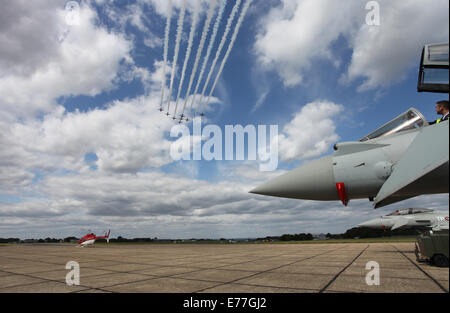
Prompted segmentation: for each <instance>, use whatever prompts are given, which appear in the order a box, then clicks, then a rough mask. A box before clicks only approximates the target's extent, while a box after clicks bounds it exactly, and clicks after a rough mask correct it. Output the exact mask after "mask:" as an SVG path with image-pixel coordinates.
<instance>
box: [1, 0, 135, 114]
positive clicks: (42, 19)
mask: <svg viewBox="0 0 450 313" xmlns="http://www.w3.org/2000/svg"><path fill="white" fill-rule="evenodd" d="M13 3H14V4H13V8H15V9H14V10H12V11H11V12H9V10H8V11H6V12H5V11H4V10H3V9H2V15H8V16H7V23H8V24H4V23H2V24H1V25H0V40H1V42H0V47H1V48H0V49H1V53H0V64H1V65H2V73H1V75H0V94H1V95H2V97H1V99H0V109H1V110H2V111H4V112H5V113H6V114H7V115H9V117H10V118H13V117H14V116H15V115H18V116H25V117H29V116H32V115H33V114H35V113H36V112H42V111H44V112H46V111H49V110H51V109H52V107H54V106H55V104H56V103H55V100H56V99H57V98H58V97H61V96H70V95H91V96H94V95H97V94H99V93H101V92H103V91H104V90H108V89H111V88H113V87H114V86H115V84H114V83H115V81H116V80H117V79H119V72H120V71H121V70H123V68H122V67H121V66H122V64H126V63H130V62H132V61H131V58H130V55H129V54H130V51H131V49H132V44H131V42H129V41H127V40H126V39H125V38H124V36H123V35H120V34H116V33H110V32H108V31H107V30H105V29H104V28H101V27H99V26H97V25H96V18H97V14H96V12H95V11H94V10H93V9H91V8H90V7H89V6H87V5H82V6H81V9H80V19H79V25H73V26H69V25H67V23H66V19H65V17H66V12H65V11H64V3H62V2H61V1H49V2H45V4H43V3H42V2H39V3H38V2H35V1H32V2H29V1H17V2H16V1H13ZM5 7H8V6H7V5H5ZM1 20H2V22H3V16H2V18H1ZM8 21H9V22H10V24H9V22H8ZM4 66H5V67H4Z"/></svg>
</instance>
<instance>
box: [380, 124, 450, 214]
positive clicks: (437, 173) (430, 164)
mask: <svg viewBox="0 0 450 313" xmlns="http://www.w3.org/2000/svg"><path fill="white" fill-rule="evenodd" d="M448 125H449V122H448V121H445V122H441V123H439V124H437V125H432V126H428V127H425V128H424V129H423V130H422V131H421V133H420V134H419V135H417V137H416V138H415V139H414V141H413V142H412V143H411V145H410V146H409V148H408V150H406V152H405V154H404V155H403V157H402V158H401V159H400V160H399V161H398V162H397V164H396V165H395V166H394V170H393V172H392V174H391V176H390V177H389V178H388V179H387V180H386V182H385V183H384V184H383V186H382V187H381V189H380V190H379V192H378V194H377V196H376V198H375V199H374V203H375V208H379V207H382V206H385V205H388V204H391V203H395V202H398V201H401V200H405V199H408V198H412V197H415V196H418V195H422V194H429V193H447V192H448V191H449V184H448V172H449V168H448V164H449V163H448V161H449V126H448Z"/></svg>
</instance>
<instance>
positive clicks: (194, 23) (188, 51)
mask: <svg viewBox="0 0 450 313" xmlns="http://www.w3.org/2000/svg"><path fill="white" fill-rule="evenodd" d="M200 1H201V0H197V5H196V6H195V11H194V17H193V19H192V25H191V31H190V33H189V40H188V46H187V49H186V56H185V57H184V64H183V70H182V71H181V78H180V84H179V86H178V94H177V101H176V103H175V111H174V112H173V117H174V118H175V115H176V114H177V109H178V100H180V94H181V89H182V88H183V82H184V76H185V75H186V68H187V64H188V62H189V58H190V56H191V51H192V44H193V42H194V35H195V29H196V28H197V23H198V16H199V13H200Z"/></svg>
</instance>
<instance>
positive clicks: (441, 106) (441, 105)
mask: <svg viewBox="0 0 450 313" xmlns="http://www.w3.org/2000/svg"><path fill="white" fill-rule="evenodd" d="M448 111H449V105H448V100H441V101H438V102H436V113H437V114H441V115H445V114H447V113H448Z"/></svg>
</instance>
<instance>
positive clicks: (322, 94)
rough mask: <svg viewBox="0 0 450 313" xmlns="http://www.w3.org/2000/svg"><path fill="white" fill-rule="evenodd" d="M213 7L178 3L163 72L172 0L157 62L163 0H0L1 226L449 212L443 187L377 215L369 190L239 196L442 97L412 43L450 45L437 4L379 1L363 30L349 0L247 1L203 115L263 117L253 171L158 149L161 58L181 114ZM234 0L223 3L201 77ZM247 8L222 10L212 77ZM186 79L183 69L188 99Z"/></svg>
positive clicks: (216, 230)
mask: <svg viewBox="0 0 450 313" xmlns="http://www.w3.org/2000/svg"><path fill="white" fill-rule="evenodd" d="M223 1H225V0H218V2H217V5H216V7H215V8H214V10H213V11H209V5H210V4H211V3H215V2H214V1H209V0H201V1H200V4H199V9H198V10H197V9H196V8H197V5H198V1H197V0H187V6H186V11H185V18H184V23H183V31H182V33H181V36H180V41H179V56H178V62H177V67H173V59H174V54H175V51H174V50H175V46H176V33H177V26H178V25H177V21H178V20H179V17H180V14H181V12H182V11H183V10H182V7H183V1H182V0H174V1H173V10H172V14H171V24H170V32H169V37H168V43H169V45H168V50H167V53H168V54H167V63H166V66H164V64H165V63H164V56H165V53H164V46H165V28H166V23H167V17H168V15H169V12H168V5H167V3H168V1H167V0H134V1H133V0H131V1H113V0H95V1H94V0H82V1H81V0H80V1H78V3H79V10H76V11H75V13H74V11H71V12H69V11H67V10H66V6H67V1H65V0H34V1H28V0H3V1H2V10H0V95H1V96H0V237H20V238H32V237H48V236H49V237H65V236H71V235H74V236H81V235H83V233H84V232H86V231H87V230H89V229H91V230H93V231H95V232H101V231H102V230H106V229H108V228H111V234H112V236H113V237H116V236H119V235H121V236H125V237H140V236H145V237H155V236H156V237H159V238H192V237H197V238H200V237H203V238H220V237H227V238H232V237H234V238H239V237H257V236H267V235H281V234H284V233H300V232H312V233H320V232H331V233H339V232H344V231H345V230H346V229H348V228H351V227H353V226H355V225H356V224H358V223H360V222H362V221H364V220H367V219H370V218H373V217H375V216H379V215H383V214H386V213H388V212H390V211H393V210H395V209H397V208H399V207H406V206H415V207H429V208H433V209H440V210H448V205H449V198H448V195H432V196H422V197H417V198H414V199H411V200H408V201H405V202H403V203H400V204H394V205H391V206H388V207H385V208H382V209H379V210H374V209H373V208H372V205H371V203H370V202H369V201H367V200H359V201H351V202H350V204H349V206H348V207H343V206H342V204H341V203H339V202H317V201H299V200H288V199H279V198H271V197H263V196H257V195H253V194H249V193H248V191H249V190H251V189H252V188H253V187H255V186H257V185H258V184H260V183H262V182H264V181H266V180H268V179H270V178H272V177H276V176H278V175H280V174H281V173H283V172H285V171H287V170H290V169H293V168H295V167H297V166H299V165H301V164H303V163H305V162H308V161H309V160H311V159H314V158H317V157H319V156H321V155H325V154H328V153H330V152H331V151H332V145H333V144H334V143H336V142H338V141H351V140H358V139H359V138H361V137H363V136H364V135H366V134H367V133H369V132H371V131H372V130H374V129H375V128H376V127H378V126H380V125H382V124H384V123H385V122H387V121H388V120H390V119H391V118H393V117H394V116H396V115H398V114H400V113H402V112H404V111H406V110H407V109H408V108H409V107H416V108H417V109H419V110H420V111H421V112H422V113H423V114H424V115H425V116H426V117H427V119H428V120H434V119H436V114H435V112H434V103H435V102H436V100H439V99H442V98H443V97H444V98H446V99H448V95H444V96H443V95H436V94H426V93H425V94H418V93H417V92H416V83H417V69H418V63H419V58H420V53H421V48H422V46H423V45H424V44H426V43H436V42H447V41H448V37H449V15H448V10H449V3H448V1H447V0H430V1H422V0H401V1H400V0H395V1H393V0H379V1H377V3H378V4H379V8H380V23H379V25H367V23H366V16H367V14H369V13H370V12H371V11H370V10H368V9H366V4H367V2H368V1H364V0H346V1H336V0H320V1H317V0H278V1H266V0H253V1H252V2H251V4H250V7H249V8H248V11H247V12H246V15H245V16H243V19H242V20H241V21H242V23H241V26H240V28H239V32H238V33H236V37H235V41H234V44H233V47H232V49H230V50H229V52H228V58H227V60H226V63H225V64H224V67H223V72H222V75H221V76H220V77H219V79H218V80H217V85H216V88H215V89H214V92H213V94H212V101H211V102H210V103H209V105H205V106H204V111H205V116H204V118H203V123H204V125H206V124H211V125H212V124H214V125H218V126H219V127H221V128H224V126H225V125H238V124H239V125H243V126H245V125H278V129H279V137H278V139H279V160H280V162H279V164H278V169H277V170H276V171H274V172H261V171H260V170H259V167H258V162H257V161H252V160H244V161H225V160H224V161H206V160H201V161H174V160H173V158H171V156H170V147H171V145H172V144H173V142H174V141H175V140H176V138H171V137H170V130H171V128H172V127H173V126H174V125H175V124H176V123H175V122H174V121H173V120H172V119H171V118H170V117H167V116H165V115H164V114H162V113H161V112H159V110H158V108H159V107H160V104H161V102H160V101H161V90H162V88H161V86H162V83H163V77H164V75H163V73H164V72H165V73H166V76H165V77H166V78H165V86H166V88H165V93H166V95H167V94H168V93H169V87H170V81H171V72H172V69H173V68H174V69H175V74H176V75H175V76H174V84H173V85H174V88H173V92H172V99H173V100H175V99H176V97H177V93H178V89H179V86H180V85H179V82H180V81H181V78H182V77H183V74H182V68H183V62H184V61H185V60H186V56H187V55H189V54H190V58H189V59H188V62H187V63H186V69H187V70H186V72H185V73H186V75H185V76H186V77H185V78H184V84H183V87H182V89H181V92H180V108H181V106H182V104H183V103H184V100H185V97H186V93H187V89H188V86H189V81H190V78H191V77H190V75H191V74H190V73H191V72H192V69H193V68H194V67H195V66H194V64H195V63H196V59H197V51H198V49H199V47H200V46H201V45H202V37H203V36H202V31H203V29H204V25H205V24H207V23H205V21H207V20H208V17H210V20H211V24H210V27H209V32H207V37H206V40H205V41H204V43H203V54H201V55H200V56H199V59H198V60H199V62H198V69H197V73H198V74H197V75H199V73H200V72H201V71H202V70H201V69H202V66H201V65H202V62H201V61H202V60H203V59H204V56H205V53H206V51H207V48H208V46H209V42H210V40H209V39H210V36H211V34H212V32H213V31H214V27H213V25H214V23H215V21H216V20H217V16H218V14H217V12H218V11H219V10H220V7H221V4H220V3H222V2H223ZM235 3H236V1H235V0H228V1H227V2H226V3H223V18H222V20H221V23H220V24H219V27H218V29H217V38H216V40H215V42H213V44H212V46H211V50H210V51H211V57H210V60H209V61H208V62H207V64H206V66H205V70H204V71H205V74H204V77H205V78H206V77H207V73H208V71H209V69H210V68H211V66H212V63H213V59H214V57H215V55H216V53H217V51H218V50H219V46H220V42H221V38H222V37H223V34H224V33H225V31H226V24H227V20H228V17H229V16H230V15H231V14H232V12H233V7H234V6H235ZM246 3H247V0H245V1H244V0H243V1H242V3H241V4H240V6H239V10H238V11H236V15H235V18H234V20H232V21H231V24H230V25H231V28H230V32H229V34H228V36H227V37H226V38H225V39H224V40H225V41H224V45H223V46H224V47H223V50H222V52H221V54H220V55H219V58H218V62H217V65H216V67H215V68H214V69H213V72H212V79H211V83H210V85H212V83H213V81H214V79H215V78H216V74H217V73H218V72H219V67H220V64H221V62H222V60H223V58H224V56H225V55H226V54H227V48H228V47H229V45H230V43H231V41H232V37H233V31H234V29H235V26H236V24H237V23H238V20H239V16H240V13H241V12H242V10H243V8H245V4H246ZM72 5H73V4H72ZM196 12H197V13H198V17H197V18H196ZM208 12H211V13H208ZM71 14H72V15H71ZM73 14H76V15H73ZM193 21H197V24H196V25H197V27H196V29H195V31H194V32H193V35H192V37H191V36H189V34H190V29H191V26H192V24H193ZM189 43H192V44H191V45H189ZM189 46H190V48H189ZM205 78H204V80H205ZM195 86H196V80H193V84H192V91H191V94H193V90H194V89H195ZM202 88H203V84H200V88H199V91H198V92H197V94H199V96H200V94H201V92H200V91H201V89H202ZM208 92H209V89H208V90H207V93H208ZM188 126H189V127H191V126H190V125H189V124H188Z"/></svg>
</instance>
